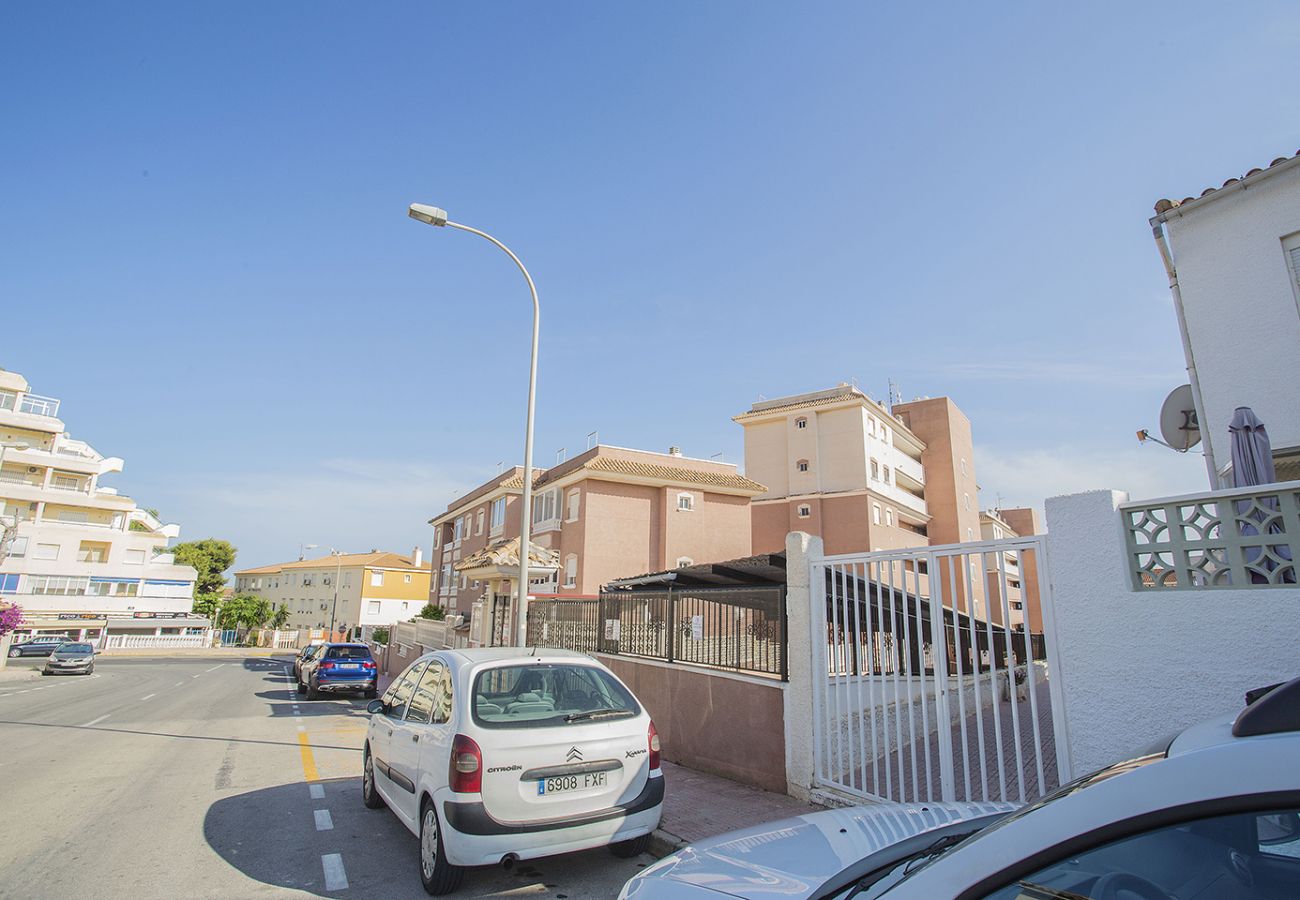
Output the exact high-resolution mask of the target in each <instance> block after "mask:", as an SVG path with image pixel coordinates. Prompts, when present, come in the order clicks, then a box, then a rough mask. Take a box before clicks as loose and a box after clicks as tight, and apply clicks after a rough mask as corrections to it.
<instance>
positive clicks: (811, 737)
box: [782, 531, 827, 800]
mask: <svg viewBox="0 0 1300 900" xmlns="http://www.w3.org/2000/svg"><path fill="white" fill-rule="evenodd" d="M822 547H823V544H822V541H821V538H818V537H814V536H812V535H810V534H805V533H803V532H800V531H795V532H791V533H790V534H788V535H786V539H785V551H786V579H787V586H786V596H785V600H786V603H785V611H786V629H785V632H786V668H787V670H788V672H787V674H788V677H789V681H788V682H786V683H785V684H784V685H783V688H784V690H783V692H782V693H783V697H784V700H783V706H784V711H785V716H784V718H785V784H786V793H788V794H789V795H790V796H792V797H797V798H799V799H800V800H807V799H809V795H810V793H811V791H812V788H813V787H815V786H816V785H817V778H816V770H817V768H818V767H819V765H820V762H819V760H820V754H819V753H817V752H816V751H815V750H814V748H815V747H817V746H819V745H820V741H821V739H822V737H823V736H824V732H823V731H820V730H819V728H818V726H816V725H814V722H816V721H818V720H817V719H816V718H815V712H814V710H815V709H816V708H817V706H818V705H819V704H820V702H821V696H820V694H821V691H822V690H823V689H824V688H825V686H826V678H827V668H826V621H825V620H826V598H825V580H824V579H820V580H819V581H818V583H817V584H816V585H813V584H812V582H811V576H812V574H813V573H814V572H817V573H818V574H819V575H820V573H821V572H822V571H823V570H822V569H821V568H820V567H819V566H818V565H817V564H816V563H815V562H814V561H818V562H819V561H820V560H821V558H822V554H823V552H824V551H823V549H822ZM819 610H820V612H819ZM818 629H820V630H818ZM820 727H821V728H824V727H825V725H824V724H823V725H821V726H820Z"/></svg>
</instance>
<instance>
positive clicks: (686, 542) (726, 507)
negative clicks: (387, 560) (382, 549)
mask: <svg viewBox="0 0 1300 900" xmlns="http://www.w3.org/2000/svg"><path fill="white" fill-rule="evenodd" d="M763 491H764V487H763V485H761V484H758V483H756V482H754V481H753V480H751V479H749V478H746V477H745V476H743V475H740V474H739V473H738V472H737V470H736V466H735V465H732V464H728V463H721V462H717V461H714V460H705V459H692V458H690V457H686V456H683V455H682V454H681V452H680V451H679V450H677V449H676V448H672V449H670V450H669V452H668V453H653V452H649V451H644V450H631V449H626V448H622V447H610V446H606V445H598V446H596V447H593V448H591V449H590V450H587V451H586V452H585V453H582V454H580V455H578V456H575V457H574V458H573V459H570V460H567V461H566V462H563V463H560V464H559V465H556V466H554V467H553V468H550V469H545V470H537V471H535V472H534V494H533V510H532V524H531V540H532V544H533V547H532V554H533V555H532V557H531V558H532V560H533V562H534V563H535V565H536V568H534V569H532V571H533V572H534V573H535V575H534V576H533V577H530V581H532V584H531V586H530V588H529V590H530V593H534V594H550V593H554V594H559V595H562V596H583V595H586V596H591V595H594V594H596V593H597V592H598V591H599V590H600V587H601V585H602V584H605V583H606V582H608V581H611V580H613V579H615V578H623V577H628V576H630V575H637V574H641V573H645V572H654V571H659V570H662V569H666V568H674V567H676V566H679V565H689V564H691V563H694V562H705V561H709V560H719V559H732V558H735V557H739V556H747V555H749V553H750V549H751V530H752V527H751V521H750V501H751V500H752V499H753V498H754V497H756V496H758V495H760V494H762V493H763ZM522 492H523V469H522V468H521V467H518V466H516V467H514V468H513V469H510V470H507V471H505V472H503V473H501V474H500V475H498V476H496V477H494V478H492V479H490V480H489V481H487V482H485V483H484V484H482V485H479V486H478V487H477V488H475V489H474V490H472V491H469V492H468V493H466V494H464V495H463V496H461V497H458V498H456V499H455V500H453V501H452V502H451V503H450V504H449V505H448V507H447V509H446V511H445V512H443V513H442V514H441V515H439V516H437V517H435V518H433V519H431V520H430V523H429V524H431V525H432V526H433V529H434V538H433V553H434V561H435V566H436V571H435V574H434V579H433V584H432V586H431V588H430V598H431V599H433V600H434V602H436V603H439V604H440V605H443V606H445V607H447V609H448V610H451V611H454V612H458V613H460V614H463V615H466V616H467V617H469V618H471V619H472V617H473V614H474V610H475V604H479V609H480V612H482V611H483V604H485V603H488V604H490V605H489V607H488V612H490V613H492V615H491V616H490V618H492V620H493V621H495V622H497V623H498V624H500V623H501V622H502V621H504V619H505V618H506V616H505V614H504V613H503V612H502V610H503V608H504V607H506V606H508V605H509V603H510V602H511V597H512V596H513V595H514V594H515V593H516V587H515V580H516V579H515V578H514V577H512V576H511V572H512V571H513V572H515V574H516V575H517V569H518V559H519V557H518V553H519V530H520V529H519V521H520V506H521V502H522ZM481 618H482V619H483V620H484V621H486V620H487V619H488V618H489V616H488V613H487V612H484V613H483V614H482V616H481ZM475 634H476V637H475V639H479V638H478V637H477V633H475Z"/></svg>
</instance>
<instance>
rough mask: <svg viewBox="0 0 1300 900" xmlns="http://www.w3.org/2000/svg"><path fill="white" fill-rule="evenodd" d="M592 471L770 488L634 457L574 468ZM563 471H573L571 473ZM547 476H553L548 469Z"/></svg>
mask: <svg viewBox="0 0 1300 900" xmlns="http://www.w3.org/2000/svg"><path fill="white" fill-rule="evenodd" d="M583 470H586V471H589V472H608V473H611V474H615V475H630V476H633V477H636V478H653V479H656V480H658V481H670V482H673V483H677V484H698V485H701V486H703V487H717V488H729V489H731V490H740V491H753V492H754V493H756V494H762V493H764V492H766V491H767V488H766V487H765V486H764V485H761V484H759V483H758V482H757V481H754V480H752V479H750V478H746V477H745V476H744V475H739V474H735V473H732V472H710V471H702V470H699V469H690V468H687V467H685V466H670V465H664V464H662V463H646V462H639V461H637V460H633V459H622V458H620V457H617V456H593V457H592V458H591V459H590V460H588V461H587V462H585V463H583V464H582V465H581V466H577V467H575V468H574V469H573V470H571V471H574V472H577V471H583ZM564 474H570V473H568V472H566V473H564ZM546 475H548V476H549V475H550V472H547V473H546ZM550 480H551V479H550V478H548V477H542V478H541V479H539V480H538V482H537V484H538V486H541V485H544V484H546V483H547V482H549V481H550Z"/></svg>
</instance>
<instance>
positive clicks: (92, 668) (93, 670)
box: [86, 663, 95, 675]
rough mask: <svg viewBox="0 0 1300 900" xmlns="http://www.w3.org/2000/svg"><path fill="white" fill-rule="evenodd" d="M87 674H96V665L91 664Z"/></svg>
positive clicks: (87, 668)
mask: <svg viewBox="0 0 1300 900" xmlns="http://www.w3.org/2000/svg"><path fill="white" fill-rule="evenodd" d="M86 674H87V675H94V674H95V664H94V663H91V664H90V665H88V666H86Z"/></svg>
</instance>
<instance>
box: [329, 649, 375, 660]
mask: <svg viewBox="0 0 1300 900" xmlns="http://www.w3.org/2000/svg"><path fill="white" fill-rule="evenodd" d="M325 656H326V658H327V659H370V648H369V647H330V651H329V653H326V654H325Z"/></svg>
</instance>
